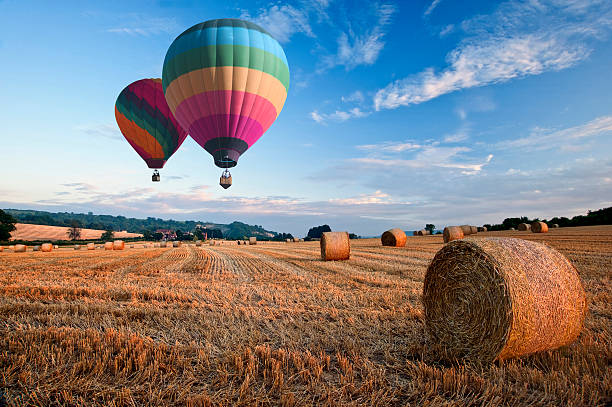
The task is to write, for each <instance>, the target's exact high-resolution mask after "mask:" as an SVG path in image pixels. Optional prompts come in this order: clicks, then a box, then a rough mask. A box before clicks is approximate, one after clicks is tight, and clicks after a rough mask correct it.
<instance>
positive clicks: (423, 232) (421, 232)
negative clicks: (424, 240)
mask: <svg viewBox="0 0 612 407" xmlns="http://www.w3.org/2000/svg"><path fill="white" fill-rule="evenodd" d="M417 235H419V236H425V235H427V231H426V230H425V229H421V230H419V231H418V232H417Z"/></svg>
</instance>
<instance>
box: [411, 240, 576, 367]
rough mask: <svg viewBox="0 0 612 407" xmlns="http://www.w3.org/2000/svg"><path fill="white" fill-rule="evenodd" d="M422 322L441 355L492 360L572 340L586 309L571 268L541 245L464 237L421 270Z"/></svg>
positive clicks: (573, 269) (450, 357)
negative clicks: (439, 349)
mask: <svg viewBox="0 0 612 407" xmlns="http://www.w3.org/2000/svg"><path fill="white" fill-rule="evenodd" d="M423 304H424V306H425V323H426V327H427V331H428V333H429V335H430V336H431V338H432V340H433V341H434V342H436V343H437V344H438V345H440V347H441V350H442V352H443V354H444V355H445V357H447V358H449V359H453V360H454V359H461V358H463V359H466V360H468V361H473V362H482V363H490V362H492V361H493V360H496V359H499V360H502V359H508V358H512V357H517V356H522V355H526V354H530V353H534V352H538V351H543V350H550V349H556V348H558V347H560V346H564V345H567V344H570V343H572V342H573V341H574V340H575V339H576V338H577V337H578V334H579V333H580V330H581V328H582V324H583V321H584V316H585V313H586V300H585V293H584V288H583V287H582V284H581V283H580V279H579V277H578V273H577V272H576V269H575V268H574V266H573V265H572V264H571V263H570V262H569V261H568V260H567V259H566V258H565V257H564V256H563V255H562V254H560V253H559V252H557V251H556V250H554V249H552V248H550V247H548V246H546V245H543V244H541V243H536V242H531V241H526V240H523V239H514V238H482V239H472V238H468V239H463V240H457V241H455V242H451V243H449V244H448V245H446V246H444V247H443V248H442V249H441V250H440V251H439V252H438V253H437V254H436V256H435V257H434V259H433V260H432V262H431V264H430V265H429V267H428V269H427V273H426V275H425V283H424V287H423Z"/></svg>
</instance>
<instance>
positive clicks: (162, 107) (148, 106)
mask: <svg viewBox="0 0 612 407" xmlns="http://www.w3.org/2000/svg"><path fill="white" fill-rule="evenodd" d="M115 119H117V124H118V125H119V129H120V130H121V133H123V136H124V137H125V139H126V140H127V141H128V143H130V145H131V146H132V147H133V148H134V150H136V152H137V153H138V154H139V155H140V156H141V157H142V159H143V160H144V161H145V162H146V163H147V165H148V166H149V168H153V169H155V171H153V177H152V178H151V179H152V180H153V181H159V179H160V176H159V171H157V170H158V169H160V168H162V167H163V166H164V164H165V163H166V161H167V160H168V159H169V158H170V157H171V156H172V154H174V153H175V152H176V150H178V148H179V147H180V146H181V144H183V141H185V138H186V137H187V132H186V131H185V130H183V128H182V127H181V126H180V125H179V123H178V122H177V121H176V119H175V118H174V116H173V115H172V112H170V108H169V107H168V103H166V99H165V97H164V92H163V90H162V83H161V79H159V78H156V79H141V80H139V81H136V82H134V83H131V84H129V85H128V86H127V87H126V88H125V89H123V90H122V91H121V93H120V94H119V97H118V98H117V103H115Z"/></svg>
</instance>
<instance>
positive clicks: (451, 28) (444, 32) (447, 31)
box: [440, 24, 455, 37]
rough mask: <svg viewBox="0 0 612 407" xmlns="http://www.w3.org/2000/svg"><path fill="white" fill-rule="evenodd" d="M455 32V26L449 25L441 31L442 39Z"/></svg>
mask: <svg viewBox="0 0 612 407" xmlns="http://www.w3.org/2000/svg"><path fill="white" fill-rule="evenodd" d="M454 30H455V24H448V25H447V26H445V27H444V28H442V29H441V30H440V37H446V36H447V35H448V34H450V33H452V32H453V31H454Z"/></svg>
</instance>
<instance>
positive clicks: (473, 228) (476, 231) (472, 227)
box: [470, 226, 478, 235]
mask: <svg viewBox="0 0 612 407" xmlns="http://www.w3.org/2000/svg"><path fill="white" fill-rule="evenodd" d="M470 229H472V233H471V234H472V235H475V234H476V233H478V228H477V227H476V226H470Z"/></svg>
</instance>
